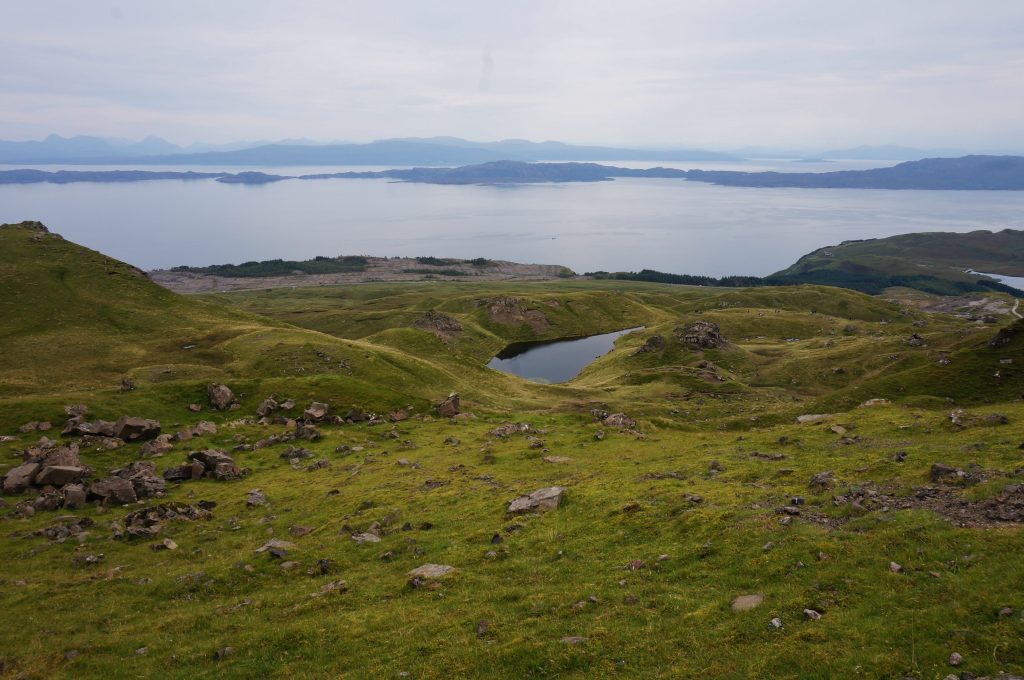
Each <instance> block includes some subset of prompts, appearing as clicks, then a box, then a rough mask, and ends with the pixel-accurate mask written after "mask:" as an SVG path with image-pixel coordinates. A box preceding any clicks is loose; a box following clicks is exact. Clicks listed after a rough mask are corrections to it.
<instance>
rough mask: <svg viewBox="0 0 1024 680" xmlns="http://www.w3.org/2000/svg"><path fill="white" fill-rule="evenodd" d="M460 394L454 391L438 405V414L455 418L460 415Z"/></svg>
mask: <svg viewBox="0 0 1024 680" xmlns="http://www.w3.org/2000/svg"><path fill="white" fill-rule="evenodd" d="M459 407H460V404H459V395H458V393H456V392H452V393H451V394H449V395H448V397H447V398H446V399H445V400H444V401H442V402H441V403H440V404H438V405H437V414H438V415H439V416H441V417H442V418H454V417H455V416H457V415H459Z"/></svg>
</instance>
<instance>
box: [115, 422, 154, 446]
mask: <svg viewBox="0 0 1024 680" xmlns="http://www.w3.org/2000/svg"><path fill="white" fill-rule="evenodd" d="M158 434H160V421H157V420H149V419H147V418H134V417H132V416H121V417H120V418H118V420H117V422H116V423H114V427H113V436H115V437H117V438H118V439H123V440H125V441H126V442H133V441H139V440H142V439H153V438H154V437H156V436H157V435H158Z"/></svg>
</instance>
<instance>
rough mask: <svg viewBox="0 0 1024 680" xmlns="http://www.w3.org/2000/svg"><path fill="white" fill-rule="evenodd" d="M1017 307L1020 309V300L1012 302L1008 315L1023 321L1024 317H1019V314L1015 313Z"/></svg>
mask: <svg viewBox="0 0 1024 680" xmlns="http://www.w3.org/2000/svg"><path fill="white" fill-rule="evenodd" d="M1018 307H1020V300H1014V301H1013V309H1011V310H1010V314H1013V315H1014V316H1015V317H1017V318H1018V319H1024V316H1021V315H1020V314H1019V313H1018V312H1017V308H1018Z"/></svg>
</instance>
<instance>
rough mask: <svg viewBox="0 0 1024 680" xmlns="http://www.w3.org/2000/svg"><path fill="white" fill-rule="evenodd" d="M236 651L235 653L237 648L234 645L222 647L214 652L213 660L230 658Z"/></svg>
mask: <svg viewBox="0 0 1024 680" xmlns="http://www.w3.org/2000/svg"><path fill="white" fill-rule="evenodd" d="M234 653H235V648H234V647H221V648H220V649H218V650H217V651H215V652H214V653H213V660H214V661H223V660H224V659H226V658H228V657H229V656H231V655H232V654H234Z"/></svg>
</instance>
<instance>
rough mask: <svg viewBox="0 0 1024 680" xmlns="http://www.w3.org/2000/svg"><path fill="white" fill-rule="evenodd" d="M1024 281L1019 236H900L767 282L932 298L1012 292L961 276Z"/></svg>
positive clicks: (808, 258) (852, 247)
mask: <svg viewBox="0 0 1024 680" xmlns="http://www.w3.org/2000/svg"><path fill="white" fill-rule="evenodd" d="M967 269H974V270H976V271H982V272H991V273H994V274H1004V275H1006V276H1024V231H1015V230H1013V229H1004V230H1003V231H1000V232H995V233H993V232H990V231H974V232H970V233H967V234H953V233H941V232H936V233H920V234H902V235H899V236H891V237H889V238H883V239H868V240H864V241H846V242H844V243H841V244H839V245H837V246H828V247H826V248H819V249H818V250H816V251H814V252H812V253H809V254H807V255H805V256H803V257H802V258H800V259H799V260H798V261H797V262H796V263H795V264H794V265H792V266H791V267H789V268H787V269H784V270H782V271H780V272H776V273H775V274H773V275H771V276H770V277H768V280H769V281H781V282H787V283H816V284H823V285H830V286H842V287H844V288H852V289H854V290H860V291H863V292H866V293H870V294H878V293H881V292H882V291H883V290H885V289H886V288H889V287H892V286H906V287H909V288H915V289H918V290H922V291H925V292H928V293H933V294H937V295H959V294H962V293H967V292H974V291H985V290H989V291H991V290H997V291H1002V292H1010V293H1013V291H1012V290H1009V289H1007V288H1006V287H1005V286H1001V285H999V284H995V285H993V282H990V281H987V280H985V279H979V278H978V277H977V276H973V275H971V274H965V273H964V272H965V270H967Z"/></svg>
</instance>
